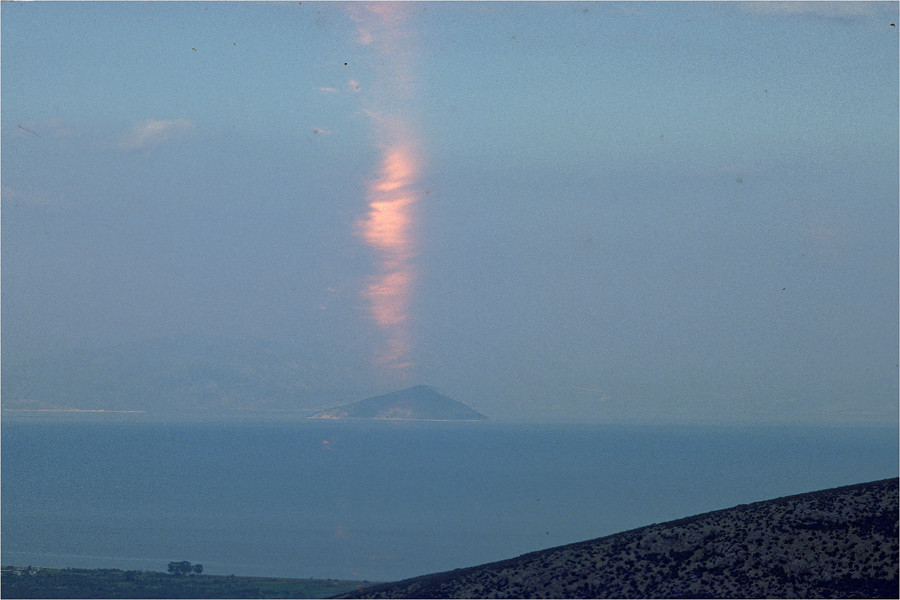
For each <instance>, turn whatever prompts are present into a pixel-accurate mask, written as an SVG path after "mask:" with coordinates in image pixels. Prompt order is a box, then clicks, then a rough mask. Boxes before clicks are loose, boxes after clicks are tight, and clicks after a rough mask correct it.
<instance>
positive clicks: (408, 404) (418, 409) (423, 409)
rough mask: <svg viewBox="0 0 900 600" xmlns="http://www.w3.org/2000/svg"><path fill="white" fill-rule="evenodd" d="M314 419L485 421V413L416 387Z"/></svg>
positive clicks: (362, 401) (327, 411)
mask: <svg viewBox="0 0 900 600" xmlns="http://www.w3.org/2000/svg"><path fill="white" fill-rule="evenodd" d="M310 418H312V419H381V420H384V419H387V420H405V421H484V420H486V419H487V417H486V416H484V415H483V414H481V413H479V412H478V411H476V410H473V409H472V408H470V407H468V406H466V405H465V404H463V403H462V402H457V401H456V400H453V399H451V398H448V397H447V396H444V395H443V394H441V393H440V392H438V391H437V390H436V389H434V388H433V387H430V386H427V385H417V386H415V387H411V388H407V389H405V390H400V391H398V392H391V393H389V394H383V395H381V396H374V397H372V398H366V399H364V400H360V401H358V402H353V403H351V404H345V405H342V406H338V407H335V408H330V409H328V410H323V411H321V412H318V413H316V414H314V415H312V416H311V417H310Z"/></svg>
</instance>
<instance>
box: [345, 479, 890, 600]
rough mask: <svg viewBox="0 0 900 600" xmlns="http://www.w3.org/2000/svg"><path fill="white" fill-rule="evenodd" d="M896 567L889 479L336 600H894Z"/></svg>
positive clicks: (724, 512)
mask: <svg viewBox="0 0 900 600" xmlns="http://www.w3.org/2000/svg"><path fill="white" fill-rule="evenodd" d="M799 540H802V542H800V541H799ZM898 570H900V569H898V478H889V479H882V480H877V481H872V482H868V483H860V484H851V485H846V486H841V487H837V488H829V489H825V490H817V491H812V492H804V493H800V494H792V495H788V496H782V497H779V498H773V499H770V500H762V501H757V502H753V503H750V504H739V505H737V506H734V507H731V508H725V509H719V510H714V511H710V512H705V513H700V514H697V515H692V516H688V517H683V518H680V519H676V520H674V521H668V522H665V523H658V524H657V523H654V524H651V525H645V526H642V527H638V528H636V529H630V530H626V531H622V532H619V533H615V534H612V535H607V536H603V537H600V538H595V539H591V540H585V541H580V542H574V543H571V544H566V545H563V546H557V547H554V548H548V549H545V550H538V551H534V552H529V553H526V554H522V555H520V556H517V557H514V558H508V559H504V560H500V561H496V562H491V563H487V564H483V565H477V566H472V567H464V568H460V569H454V570H452V571H445V572H441V573H435V574H431V575H422V576H419V577H413V578H410V579H405V580H402V581H399V582H394V583H387V584H380V585H376V586H372V587H369V588H364V589H362V590H358V591H356V592H351V593H349V594H346V595H343V596H340V597H343V598H350V597H354V598H408V597H418V598H606V597H618V598H629V597H641V598H671V597H727V598H741V597H764V598H781V597H793V598H803V597H819V598H829V597H843V598H851V597H869V598H876V597H890V598H896V597H898Z"/></svg>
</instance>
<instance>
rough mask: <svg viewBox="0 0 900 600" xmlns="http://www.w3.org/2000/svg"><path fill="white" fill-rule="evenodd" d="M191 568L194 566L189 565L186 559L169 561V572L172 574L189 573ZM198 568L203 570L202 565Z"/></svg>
mask: <svg viewBox="0 0 900 600" xmlns="http://www.w3.org/2000/svg"><path fill="white" fill-rule="evenodd" d="M193 569H194V568H193V566H191V563H190V562H188V561H186V560H182V561H180V562H174V561H173V562H170V563H169V573H171V574H172V575H190V574H191V572H192V571H193ZM200 569H201V570H203V566H202V565H200Z"/></svg>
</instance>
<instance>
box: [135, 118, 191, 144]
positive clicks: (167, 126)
mask: <svg viewBox="0 0 900 600" xmlns="http://www.w3.org/2000/svg"><path fill="white" fill-rule="evenodd" d="M194 129H195V127H194V124H193V123H191V122H190V121H188V120H187V119H175V120H165V119H160V120H153V119H151V120H148V121H141V122H140V123H135V125H134V128H133V129H132V130H131V132H130V133H128V134H127V135H125V136H123V137H122V138H121V139H120V140H119V148H121V149H123V150H133V149H135V148H146V147H147V146H155V145H158V144H162V143H164V142H168V141H171V140H173V139H176V138H179V137H182V136H184V135H186V134H188V133H190V132H191V131H193V130H194Z"/></svg>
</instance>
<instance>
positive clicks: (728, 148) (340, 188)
mask: <svg viewBox="0 0 900 600" xmlns="http://www.w3.org/2000/svg"><path fill="white" fill-rule="evenodd" d="M897 21H898V5H897V3H862V2H852V3H807V2H789V3H707V2H697V3H677V2H671V3H670V2H665V3H637V2H626V3H607V2H589V3H568V2H561V3H538V2H528V3H518V2H503V3H482V2H462V3H399V4H392V3H375V4H361V3H349V4H347V3H338V2H323V3H317V2H280V3H263V2H259V3H257V2H253V3H210V2H190V3H180V2H179V3H130V2H115V3H106V2H90V3H76V2H72V3H69V2H66V3H49V2H28V3H3V4H2V7H0V27H2V37H0V45H2V75H0V77H2V81H0V86H2V87H0V92H2V104H0V139H2V146H0V160H2V214H0V218H2V271H0V273H2V353H3V363H4V364H9V363H11V362H14V361H17V360H25V359H26V358H28V357H33V356H40V355H42V354H46V353H47V352H50V351H58V350H61V349H64V350H67V351H71V352H76V353H77V352H79V351H81V350H86V349H96V348H107V347H116V346H117V345H121V344H128V343H133V342H140V341H142V340H148V339H165V338H198V339H200V338H216V339H230V340H237V341H241V340H247V341H248V342H249V341H250V340H253V341H271V342H272V343H278V344H282V345H285V346H284V347H289V348H296V349H297V352H298V354H297V356H298V359H297V360H298V361H307V362H308V363H309V364H307V365H306V370H305V373H307V374H311V375H310V376H311V377H313V378H316V379H317V380H318V381H319V385H320V386H322V385H328V383H327V382H332V381H337V380H340V381H341V385H342V386H344V387H345V388H349V389H353V390H356V391H358V393H359V394H360V397H363V396H367V395H374V394H378V393H384V392H388V391H393V390H396V389H401V388H403V387H408V386H411V385H415V384H420V383H424V384H429V385H433V386H435V387H437V388H438V389H440V390H441V391H443V392H444V393H446V394H447V395H449V396H451V397H453V398H454V399H457V400H459V401H462V402H465V403H466V404H469V405H470V406H472V407H474V408H476V409H477V410H479V411H481V412H483V413H485V414H488V415H490V416H492V417H494V418H501V419H504V418H505V419H531V420H537V421H559V420H574V421H610V422H623V421H627V422H633V421H638V422H659V423H676V422H677V423H681V422H687V423H695V422H721V423H731V422H735V423H762V422H790V423H810V424H819V423H828V424H836V425H841V424H850V423H853V424H856V423H871V424H877V423H896V422H897V418H898V410H897V405H898V376H900V371H898V302H900V300H898V161H900V153H898V134H897V132H898V102H897V98H898V89H900V85H898V71H900V69H898V34H897V27H896V24H897Z"/></svg>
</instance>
